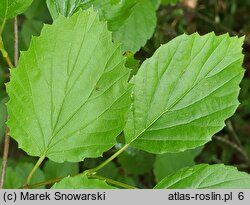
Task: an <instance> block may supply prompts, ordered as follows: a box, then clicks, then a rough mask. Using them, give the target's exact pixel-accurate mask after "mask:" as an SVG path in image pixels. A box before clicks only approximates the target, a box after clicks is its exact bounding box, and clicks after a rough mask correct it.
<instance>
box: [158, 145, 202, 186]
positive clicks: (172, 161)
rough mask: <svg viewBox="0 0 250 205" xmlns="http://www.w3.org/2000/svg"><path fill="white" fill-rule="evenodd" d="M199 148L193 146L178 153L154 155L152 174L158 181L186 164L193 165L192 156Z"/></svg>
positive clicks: (193, 156)
mask: <svg viewBox="0 0 250 205" xmlns="http://www.w3.org/2000/svg"><path fill="white" fill-rule="evenodd" d="M200 150H201V148H195V149H190V150H186V151H184V152H178V153H165V154H159V155H157V156H156V160H155V164H154V174H155V177H156V180H157V181H158V182H159V181H160V180H162V179H163V178H164V177H166V176H167V175H169V174H172V173H173V172H175V171H177V170H179V169H181V168H184V167H188V166H192V165H195V162H194V158H195V157H196V155H197V154H198V153H199V152H200Z"/></svg>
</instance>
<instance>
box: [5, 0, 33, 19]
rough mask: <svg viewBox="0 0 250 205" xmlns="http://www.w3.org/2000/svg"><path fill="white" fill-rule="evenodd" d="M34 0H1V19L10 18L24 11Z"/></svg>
mask: <svg viewBox="0 0 250 205" xmlns="http://www.w3.org/2000/svg"><path fill="white" fill-rule="evenodd" d="M32 1H33V0H1V4H0V21H1V19H10V18H13V17H15V16H17V15H18V14H21V13H23V12H24V11H25V10H26V9H27V8H28V7H29V6H30V4H31V3H32Z"/></svg>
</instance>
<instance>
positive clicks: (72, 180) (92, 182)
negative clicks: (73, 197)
mask: <svg viewBox="0 0 250 205" xmlns="http://www.w3.org/2000/svg"><path fill="white" fill-rule="evenodd" d="M52 189H115V187H113V186H110V185H108V184H106V182H104V181H101V180H98V179H88V177H87V176H85V175H80V176H76V177H66V178H64V179H62V181H60V182H58V183H56V184H54V186H53V187H52Z"/></svg>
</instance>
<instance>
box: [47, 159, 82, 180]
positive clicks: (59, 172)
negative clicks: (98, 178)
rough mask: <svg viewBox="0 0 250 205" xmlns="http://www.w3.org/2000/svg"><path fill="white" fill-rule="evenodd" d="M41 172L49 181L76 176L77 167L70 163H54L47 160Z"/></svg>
mask: <svg viewBox="0 0 250 205" xmlns="http://www.w3.org/2000/svg"><path fill="white" fill-rule="evenodd" d="M43 170H44V173H45V178H46V179H47V180H49V179H56V178H59V177H65V176H68V175H73V174H77V173H78V172H79V165H78V163H72V162H64V163H56V162H53V161H50V160H48V161H46V162H45V164H44V168H43Z"/></svg>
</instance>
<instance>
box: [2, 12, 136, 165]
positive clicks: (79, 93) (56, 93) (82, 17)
mask: <svg viewBox="0 0 250 205" xmlns="http://www.w3.org/2000/svg"><path fill="white" fill-rule="evenodd" d="M124 63H125V59H124V58H123V57H122V55H121V51H120V46H119V45H118V44H115V43H112V39H111V33H110V32H109V31H108V30H107V25H106V24H105V23H103V22H100V21H99V20H98V15H97V13H96V12H94V11H93V10H88V11H85V12H82V11H79V12H78V13H76V14H75V15H73V16H72V17H70V18H65V17H63V16H60V17H59V18H57V20H56V21H55V22H54V24H53V25H52V26H48V25H46V26H44V28H43V30H42V32H41V36H40V37H34V38H33V39H32V41H31V44H30V48H29V49H28V51H27V52H23V53H22V54H21V56H20V60H19V64H18V67H17V69H13V70H11V81H10V83H8V84H7V92H8V94H9V96H10V101H9V102H8V104H7V109H8V113H9V121H8V123H7V124H8V126H9V128H10V136H12V137H13V138H14V139H15V140H16V141H17V142H18V144H19V147H21V148H22V149H23V150H24V151H26V152H27V153H28V154H29V155H31V156H40V157H43V156H46V157H48V158H50V159H51V160H53V161H55V162H63V161H72V162H77V161H82V160H83V159H84V158H85V157H98V156H100V155H102V153H103V152H104V151H106V150H108V149H110V148H111V147H112V146H113V145H114V144H115V143H116V136H117V135H118V134H119V133H120V132H121V131H122V130H123V128H124V124H125V120H126V113H127V110H128V107H129V106H130V87H131V86H130V85H129V84H128V83H127V80H128V77H129V70H128V69H126V67H125V66H124Z"/></svg>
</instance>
